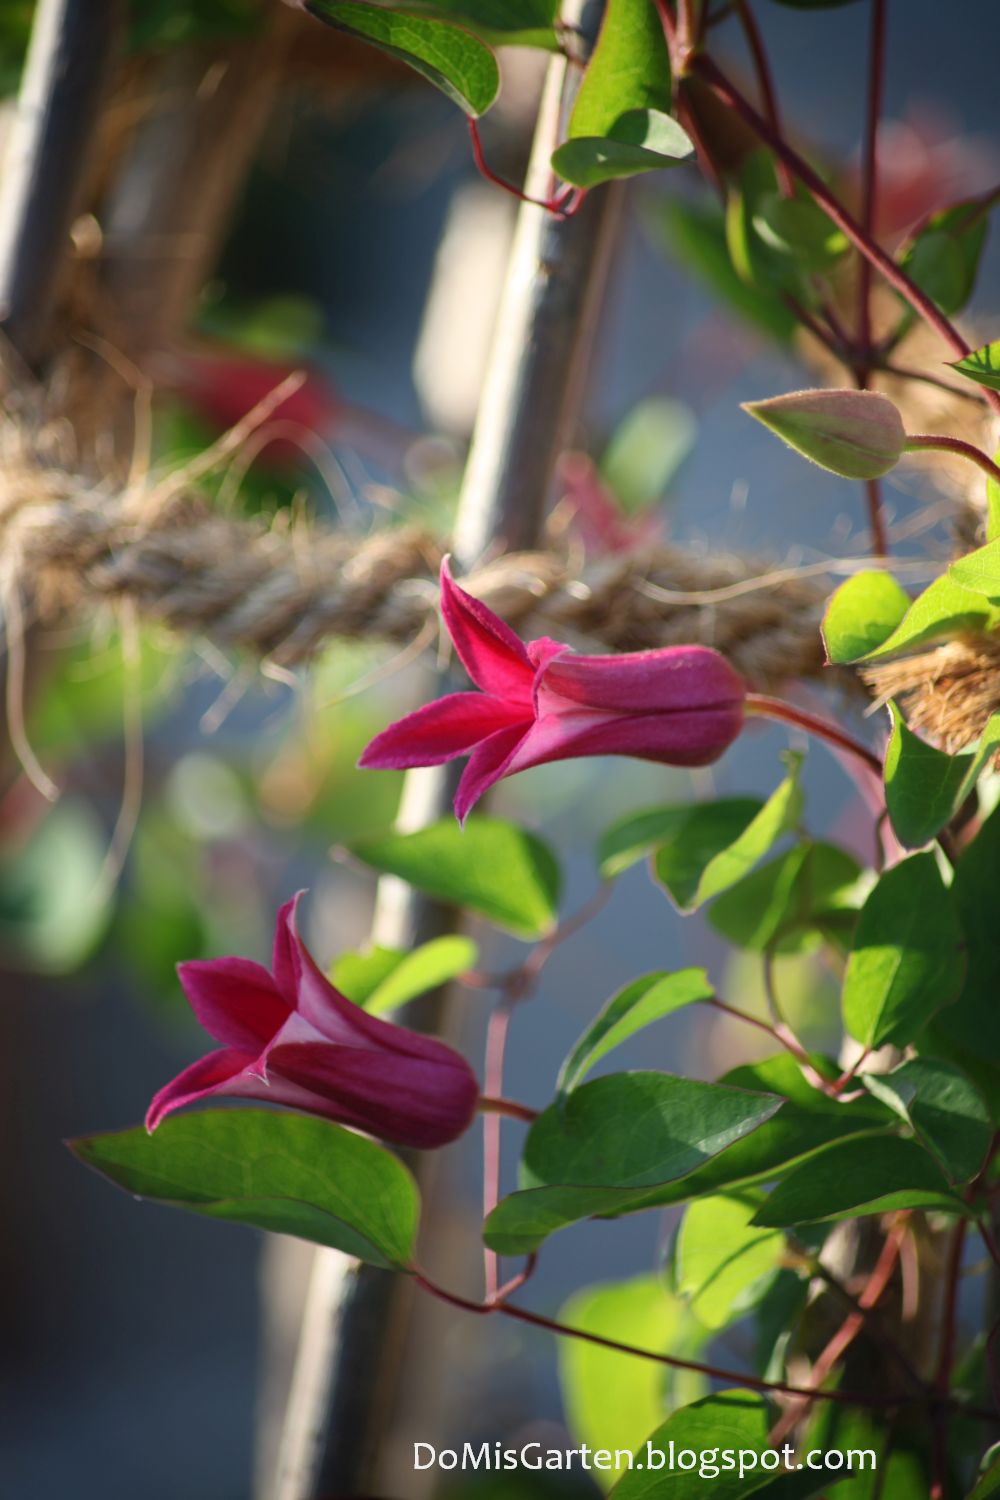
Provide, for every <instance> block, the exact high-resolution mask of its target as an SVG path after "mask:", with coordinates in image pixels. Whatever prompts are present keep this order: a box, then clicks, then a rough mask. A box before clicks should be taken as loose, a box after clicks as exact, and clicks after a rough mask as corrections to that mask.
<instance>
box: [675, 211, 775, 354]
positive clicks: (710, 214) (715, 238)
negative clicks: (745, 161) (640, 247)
mask: <svg viewBox="0 0 1000 1500" xmlns="http://www.w3.org/2000/svg"><path fill="white" fill-rule="evenodd" d="M650 218H651V223H652V228H653V232H654V234H656V235H657V237H658V238H659V239H660V240H661V241H662V243H663V244H664V246H665V248H666V249H667V251H668V252H669V253H670V254H671V255H673V256H674V258H675V259H676V260H678V261H679V262H680V263H681V265H682V266H684V267H685V269H686V270H688V271H689V272H690V273H691V275H692V276H693V277H695V278H696V279H697V280H698V281H700V282H701V284H702V285H703V286H705V287H706V288H707V290H708V291H709V292H710V293H711V295H712V296H713V298H716V299H718V300H719V301H720V302H721V303H723V305H724V306H726V307H728V308H730V309H731V310H732V311H733V312H735V313H736V314H737V315H738V316H739V317H741V318H742V319H743V320H744V321H745V322H747V323H750V324H751V325H752V326H753V327H754V328H757V329H758V330H760V331H761V332H763V333H766V334H767V335H769V337H771V338H773V339H776V340H777V341H778V342H779V343H781V344H787V343H788V342H789V341H790V339H791V337H792V335H793V333H794V332H795V329H796V327H797V322H796V318H795V315H794V313H792V312H790V311H789V309H788V307H787V306H786V305H785V303H784V302H783V301H782V299H781V294H780V291H778V290H777V289H773V288H770V287H756V286H748V285H747V284H746V282H745V281H743V280H742V278H741V277H740V276H739V275H738V274H737V272H736V271H735V270H734V268H733V264H732V261H731V260H730V257H729V249H728V247H727V244H726V229H725V221H724V219H723V215H722V212H721V210H720V209H719V208H718V207H716V206H715V205H714V204H713V205H709V204H702V203H685V202H683V201H682V200H681V199H679V198H672V197H671V198H665V199H664V200H663V202H662V203H658V204H657V205H656V206H655V209H654V210H651V211H650Z"/></svg>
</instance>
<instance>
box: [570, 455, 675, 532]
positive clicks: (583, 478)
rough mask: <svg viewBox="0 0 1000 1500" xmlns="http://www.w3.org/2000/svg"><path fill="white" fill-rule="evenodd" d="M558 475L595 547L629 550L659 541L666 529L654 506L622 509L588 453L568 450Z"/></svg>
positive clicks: (576, 522)
mask: <svg viewBox="0 0 1000 1500" xmlns="http://www.w3.org/2000/svg"><path fill="white" fill-rule="evenodd" d="M557 478H558V480H559V482H560V484H561V486H562V498H561V502H560V508H562V507H563V506H565V508H566V510H567V511H568V512H569V514H570V518H571V521H572V524H573V526H574V528H575V530H576V531H577V533H578V535H579V537H580V540H581V541H582V542H583V545H584V546H585V547H586V548H588V549H589V550H591V551H594V552H600V553H606V552H629V551H632V550H633V549H635V548H637V547H643V546H647V545H648V544H649V543H650V542H655V541H659V539H660V535H661V532H662V529H663V526H662V521H661V519H660V517H659V516H658V515H657V514H656V512H655V511H653V510H646V511H643V512H642V513H641V514H640V515H637V516H630V515H627V514H626V513H625V511H623V510H622V508H621V506H620V505H619V504H618V502H617V501H616V500H615V498H614V496H613V495H612V494H611V492H610V490H609V489H608V488H607V486H606V485H605V483H604V481H603V480H602V478H601V476H600V474H599V472H598V469H597V465H596V464H595V463H594V461H593V459H592V458H590V457H589V455H588V454H586V453H575V452H573V453H564V454H562V456H561V457H560V459H559V464H558V469H557Z"/></svg>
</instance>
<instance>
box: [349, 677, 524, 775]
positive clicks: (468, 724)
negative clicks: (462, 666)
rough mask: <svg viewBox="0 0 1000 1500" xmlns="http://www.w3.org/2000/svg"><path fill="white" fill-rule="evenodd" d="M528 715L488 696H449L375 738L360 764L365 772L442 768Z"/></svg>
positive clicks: (451, 694)
mask: <svg viewBox="0 0 1000 1500" xmlns="http://www.w3.org/2000/svg"><path fill="white" fill-rule="evenodd" d="M512 715H513V716H519V717H520V718H521V719H524V718H525V717H526V715H525V709H524V706H523V705H516V706H514V705H511V704H509V703H508V702H505V701H504V700H503V699H501V698H494V697H493V696H492V695H491V694H489V693H449V694H448V696H447V697H445V698H438V699H436V701H435V702H433V703H425V704H424V706H423V708H418V709H417V710H416V712H415V713H412V714H407V715H406V717H405V718H404V719H397V721H396V722H395V724H390V725H389V727H388V729H383V731H382V733H381V734H377V735H376V736H375V738H374V739H373V740H372V742H371V744H370V745H368V746H367V748H366V749H365V751H364V753H363V754H362V756H361V759H360V760H359V761H358V765H359V766H361V767H362V769H364V770H380V771H385V770H392V771H406V770H409V768H410V767H411V766H440V765H443V764H444V762H445V761H448V760H454V758H455V756H457V755H466V754H468V752H469V750H471V749H472V747H473V746H474V745H476V744H478V743H479V741H480V740H483V739H485V738H486V737H487V736H488V735H491V734H494V733H495V732H496V731H497V730H498V729H502V728H504V727H505V726H506V725H508V724H510V722H511V718H512Z"/></svg>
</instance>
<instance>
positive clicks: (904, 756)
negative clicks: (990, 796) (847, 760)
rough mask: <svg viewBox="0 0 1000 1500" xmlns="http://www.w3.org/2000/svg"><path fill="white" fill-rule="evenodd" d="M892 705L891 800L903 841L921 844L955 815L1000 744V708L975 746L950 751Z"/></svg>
mask: <svg viewBox="0 0 1000 1500" xmlns="http://www.w3.org/2000/svg"><path fill="white" fill-rule="evenodd" d="M889 709H890V712H891V714H892V735H891V737H890V740H889V744H888V746H887V747H886V752H885V805H886V807H887V809H888V812H889V820H890V822H891V823H892V828H893V832H894V833H895V835H896V837H897V838H898V839H899V841H900V843H901V844H904V845H905V846H906V847H907V848H908V849H918V848H919V847H920V846H921V845H922V844H927V843H929V842H930V840H931V839H932V838H934V836H935V835H936V834H937V833H940V831H941V829H942V828H944V826H945V825H946V824H947V823H949V822H950V821H951V819H952V818H953V817H954V816H955V813H956V812H957V811H958V809H959V808H960V807H961V806H962V804H963V802H964V801H965V799H966V798H967V797H968V796H969V794H970V792H971V791H972V789H973V787H974V786H975V784H976V782H977V781H978V779H979V777H980V776H981V775H982V773H983V771H985V770H986V768H987V766H988V765H989V763H990V762H991V761H992V759H993V757H994V755H995V754H996V752H997V750H998V749H1000V714H994V715H993V716H992V718H991V719H990V720H989V723H988V724H987V726H986V729H985V730H984V732H983V735H982V738H981V740H980V742H979V745H978V747H977V748H976V749H975V750H970V751H968V752H965V753H963V754H961V755H946V754H945V752H944V751H943V750H937V749H935V747H934V746H933V745H929V744H928V743H927V742H926V740H922V739H921V738H920V737H919V735H916V734H914V733H913V731H912V729H910V728H909V727H908V725H907V724H906V723H905V722H904V721H903V718H902V716H901V714H900V712H899V710H898V708H897V707H896V705H895V704H894V703H890V705H889Z"/></svg>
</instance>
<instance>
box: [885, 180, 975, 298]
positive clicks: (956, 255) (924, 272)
mask: <svg viewBox="0 0 1000 1500" xmlns="http://www.w3.org/2000/svg"><path fill="white" fill-rule="evenodd" d="M978 207H979V205H978V204H976V203H974V202H973V203H956V204H955V205H954V206H953V207H951V208H944V209H941V210H940V211H939V212H937V213H935V214H932V215H931V217H930V218H929V219H928V221H927V223H926V224H925V225H924V226H923V227H922V228H921V229H920V230H919V231H918V232H917V234H916V236H915V237H914V239H913V240H912V241H911V242H910V244H909V245H908V246H907V247H906V249H905V250H904V252H903V255H902V257H901V259H900V264H901V266H902V268H903V270H904V271H905V272H906V273H907V275H908V276H909V277H910V279H911V280H912V281H915V282H916V284H917V286H918V287H920V289H921V291H923V292H926V293H927V295H928V297H930V298H931V300H932V301H933V302H936V303H937V305H938V307H939V308H940V309H941V311H942V312H943V313H944V314H945V316H946V317H951V316H952V314H954V313H957V312H961V310H962V308H963V307H964V306H965V304H966V303H967V302H968V300H969V298H970V297H971V296H972V293H973V290H974V288H975V285H976V275H977V272H978V270H979V261H980V257H981V256H982V253H983V246H984V244H985V243H986V232H987V229H988V228H989V222H988V220H987V218H986V215H985V214H980V213H977V209H978Z"/></svg>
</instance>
